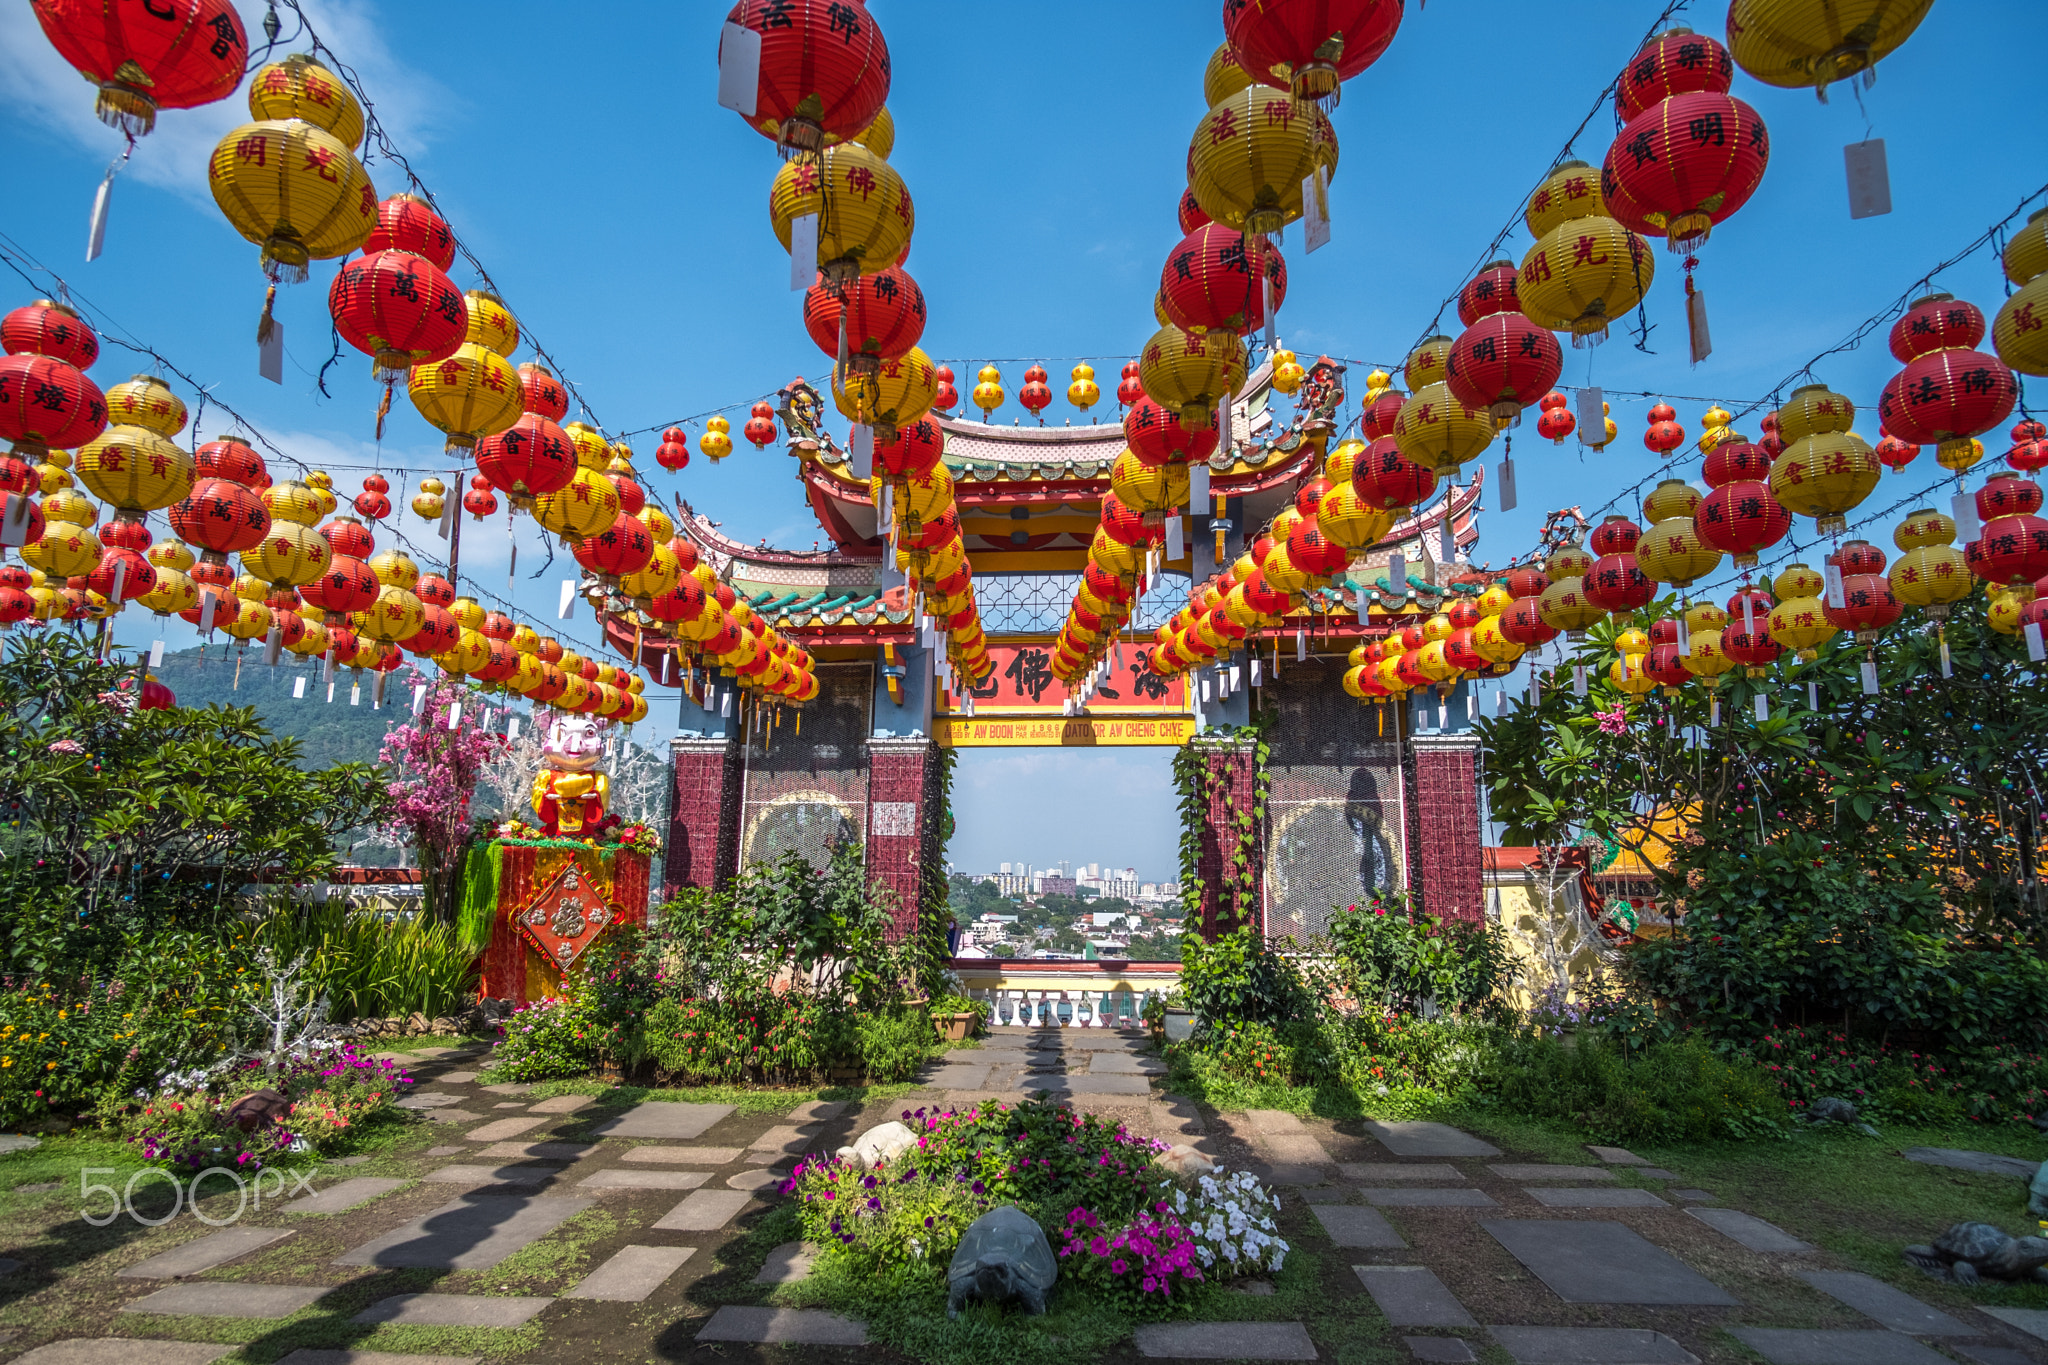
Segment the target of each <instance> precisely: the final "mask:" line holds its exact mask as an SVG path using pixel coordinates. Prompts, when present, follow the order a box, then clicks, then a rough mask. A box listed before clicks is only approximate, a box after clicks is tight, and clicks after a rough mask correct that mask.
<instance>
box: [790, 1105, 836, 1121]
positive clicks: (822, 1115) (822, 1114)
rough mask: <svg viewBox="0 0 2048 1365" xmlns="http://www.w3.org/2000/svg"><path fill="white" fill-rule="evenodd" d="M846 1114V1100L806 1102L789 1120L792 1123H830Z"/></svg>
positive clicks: (792, 1112)
mask: <svg viewBox="0 0 2048 1365" xmlns="http://www.w3.org/2000/svg"><path fill="white" fill-rule="evenodd" d="M845 1112H846V1101H845V1100H805V1101H804V1102H803V1103H802V1104H800V1105H798V1106H797V1107H796V1108H794V1109H792V1110H790V1111H789V1114H788V1118H789V1121H790V1122H791V1123H829V1122H831V1121H832V1120H833V1119H836V1118H838V1117H839V1116H840V1115H841V1114H843V1113H845Z"/></svg>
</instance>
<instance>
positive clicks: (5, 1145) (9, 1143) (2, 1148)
mask: <svg viewBox="0 0 2048 1365" xmlns="http://www.w3.org/2000/svg"><path fill="white" fill-rule="evenodd" d="M42 1145H43V1140H42V1139H41V1138H39V1137H30V1136H29V1135H28V1134H27V1133H0V1152H31V1151H34V1150H35V1149H36V1148H38V1147H40V1146H42Z"/></svg>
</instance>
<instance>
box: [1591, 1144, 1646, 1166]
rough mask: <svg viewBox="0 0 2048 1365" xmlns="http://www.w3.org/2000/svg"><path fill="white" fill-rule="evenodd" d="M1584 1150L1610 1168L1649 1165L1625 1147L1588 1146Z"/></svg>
mask: <svg viewBox="0 0 2048 1365" xmlns="http://www.w3.org/2000/svg"><path fill="white" fill-rule="evenodd" d="M1586 1150H1587V1151H1589V1152H1591V1153H1592V1154H1593V1155H1594V1156H1597V1157H1599V1158H1600V1159H1601V1160H1602V1161H1604V1162H1606V1163H1607V1164H1608V1165H1610V1166H1647V1165H1649V1164H1650V1163H1649V1162H1647V1161H1645V1160H1643V1159H1642V1158H1641V1157H1639V1156H1637V1155H1636V1154H1635V1153H1634V1152H1631V1151H1630V1150H1629V1149H1628V1148H1626V1147H1594V1146H1592V1145H1590V1144H1589V1145H1588V1146H1587V1147H1586Z"/></svg>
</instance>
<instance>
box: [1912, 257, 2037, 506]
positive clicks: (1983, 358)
mask: <svg viewBox="0 0 2048 1365" xmlns="http://www.w3.org/2000/svg"><path fill="white" fill-rule="evenodd" d="M1971 335H1975V336H1976V337H1978V338H1979V339H1981V338H1982V337H1983V335H1984V318H1983V314H1982V313H1980V312H1978V310H1977V309H1976V308H1974V307H1972V306H1971V305H1969V304H1965V303H1958V302H1957V301H1956V300H1954V299H1951V298H1947V297H1943V296H1938V295H1937V296H1934V297H1932V298H1928V299H1923V300H1921V301H1920V302H1919V303H1918V304H1915V305H1914V306H1913V308H1911V309H1910V310H1908V312H1907V314H1906V316H1905V317H1904V318H1902V319H1900V321H1899V324H1898V325H1896V326H1894V327H1893V329H1892V340H1893V343H1894V344H1893V348H1892V349H1893V353H1894V354H1895V355H1897V356H1899V357H1900V359H1902V360H1905V362H1906V368H1905V369H1903V370H1901V371H1899V372H1898V373H1897V374H1895V375H1893V376H1892V378H1891V380H1890V382H1888V383H1887V384H1886V385H1885V386H1884V393H1883V394H1882V395H1881V396H1880V397H1879V398H1878V400H1877V413H1878V418H1879V420H1880V421H1881V422H1882V423H1883V424H1884V430H1885V433H1886V434H1887V435H1890V436H1896V437H1898V438H1899V439H1900V440H1901V441H1903V442H1905V443H1906V444H1908V445H1937V444H1938V445H1940V446H1941V447H1942V449H1941V451H1940V452H1939V453H1938V455H1937V458H1938V459H1940V460H1941V462H1942V464H1943V465H1944V466H1945V467H1947V468H1951V469H1966V468H1968V467H1969V465H1970V464H1971V463H1972V462H1973V461H1974V460H1975V458H1976V453H1975V448H1974V447H1972V446H1971V445H1970V444H1969V442H1970V438H1972V437H1974V436H1976V435H1977V434H1978V433H1979V432H1984V431H1989V430H1990V429H1991V428H1992V427H1994V426H1997V425H1998V424H1999V423H2000V422H2003V421H2004V420H2005V419H2006V416H2007V414H2009V413H2010V412H2011V411H2012V409H2013V404H2014V403H2016V402H2018V401H2019V391H2020V386H2019V379H2018V377H2017V376H2015V375H2014V374H2013V372H2012V371H2011V370H2009V369H2007V368H2006V367H2005V365H2004V364H2003V363H2002V362H2000V361H1999V360H1998V359H1997V358H1996V357H1995V356H1989V355H1986V354H1984V353H1983V352H1982V351H1978V350H1973V349H1971V346H1970V345H1950V344H1946V343H1949V342H1959V341H1961V340H1962V339H1963V338H1964V337H1967V336H1971ZM1973 344H1974V343H1973Z"/></svg>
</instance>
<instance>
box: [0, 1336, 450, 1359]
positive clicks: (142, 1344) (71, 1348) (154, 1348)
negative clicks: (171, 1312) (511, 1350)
mask: <svg viewBox="0 0 2048 1365" xmlns="http://www.w3.org/2000/svg"><path fill="white" fill-rule="evenodd" d="M236 1349H238V1348H236V1347H233V1346H216V1345H214V1344H213V1343H212V1342H210V1341H145V1340H137V1339H136V1338H134V1337H73V1338H71V1339H70V1340H69V1341H53V1342H51V1343H50V1344H49V1345H47V1346H38V1347H36V1348H35V1349H34V1350H33V1351H30V1352H29V1353H28V1354H26V1355H21V1356H16V1357H15V1358H14V1365H136V1362H138V1361H147V1362H148V1365H213V1362H214V1361H216V1360H219V1359H220V1358H221V1357H222V1356H224V1355H227V1354H228V1353H229V1352H231V1351H234V1350H236ZM416 1358H417V1359H420V1360H424V1359H426V1357H424V1356H420V1357H416Z"/></svg>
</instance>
